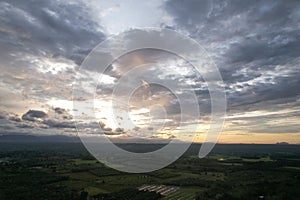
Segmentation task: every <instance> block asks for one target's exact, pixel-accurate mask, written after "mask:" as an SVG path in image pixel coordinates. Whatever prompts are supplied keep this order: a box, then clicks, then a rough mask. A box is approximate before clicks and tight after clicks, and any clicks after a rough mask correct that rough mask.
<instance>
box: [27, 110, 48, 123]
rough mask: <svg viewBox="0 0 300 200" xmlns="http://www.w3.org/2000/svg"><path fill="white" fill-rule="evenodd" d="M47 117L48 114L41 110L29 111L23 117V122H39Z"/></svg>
mask: <svg viewBox="0 0 300 200" xmlns="http://www.w3.org/2000/svg"><path fill="white" fill-rule="evenodd" d="M46 117H47V114H46V113H45V112H43V111H40V110H29V111H28V112H26V113H25V114H24V115H22V120H26V121H32V122H34V121H38V120H40V119H44V118H46Z"/></svg>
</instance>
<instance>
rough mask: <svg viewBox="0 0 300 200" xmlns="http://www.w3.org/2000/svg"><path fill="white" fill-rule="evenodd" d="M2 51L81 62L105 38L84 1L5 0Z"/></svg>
mask: <svg viewBox="0 0 300 200" xmlns="http://www.w3.org/2000/svg"><path fill="white" fill-rule="evenodd" d="M0 4H1V12H0V35H1V49H0V55H1V58H5V59H4V60H6V61H7V60H9V57H10V56H9V55H8V52H11V53H13V54H15V55H16V54H18V53H21V54H23V53H25V54H32V55H35V56H38V55H45V54H48V55H51V56H52V57H54V58H55V57H65V58H68V59H71V60H73V61H75V62H76V63H77V64H79V63H81V61H82V59H83V57H84V56H85V55H86V54H87V53H88V52H89V50H90V49H91V48H92V47H94V46H95V45H96V44H98V43H99V42H100V41H101V40H103V38H104V34H103V33H102V32H100V31H99V28H100V26H99V24H98V22H96V21H94V20H92V17H91V14H90V13H89V11H90V9H89V8H88V7H87V6H86V4H85V3H82V2H81V3H80V2H73V3H71V2H70V3H66V2H64V1H39V0H36V1H14V0H12V1H2V2H1V3H0Z"/></svg>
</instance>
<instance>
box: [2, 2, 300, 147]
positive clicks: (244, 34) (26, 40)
mask: <svg viewBox="0 0 300 200" xmlns="http://www.w3.org/2000/svg"><path fill="white" fill-rule="evenodd" d="M0 7H1V10H0V70H1V74H0V76H1V79H0V94H1V96H0V99H1V101H0V134H1V135H20V134H22V135H23V134H24V135H55V134H62V135H70V136H74V135H77V131H76V127H75V122H74V116H73V115H74V113H76V112H77V111H78V109H76V108H74V107H73V100H72V91H73V90H72V86H73V85H74V80H75V78H76V73H77V72H78V70H79V69H80V65H81V64H82V62H83V60H84V59H85V57H86V56H87V55H88V54H89V53H90V52H91V50H92V49H93V48H94V47H95V46H97V45H98V44H99V43H101V42H103V41H104V40H106V39H107V38H109V37H110V36H111V35H114V34H119V33H122V32H123V31H128V30H131V31H137V30H140V32H138V31H137V33H140V34H147V32H143V28H146V27H158V28H167V29H170V30H174V31H176V32H178V33H180V34H183V35H185V36H188V37H190V38H192V39H194V40H195V41H197V42H198V43H199V44H200V45H201V46H202V47H203V48H204V49H205V50H206V52H207V53H208V54H209V55H210V57H211V58H212V59H213V61H214V63H215V64H216V66H217V67H218V69H219V71H220V73H221V75H222V78H223V82H224V87H225V91H226V97H227V115H226V116H225V124H224V128H223V131H222V134H221V136H220V138H219V142H220V143H277V142H289V143H300V123H299V121H300V99H299V97H300V86H299V85H300V2H299V1H298V0H295V1H292V0H285V1H283V0H281V1H275V0H273V1H271V0H269V1H268V0H266V1H253V0H251V1H250V0H249V1H248V0H245V1H235V0H225V1H214V0H213V1H197V0H187V1H181V0H153V1H139V0H124V1H121V0H119V1H98V0H92V1H83V0H71V1H62V0H53V1H42V0H40V1H38V0H28V1H20V0H19V1H15V0H9V1H5V0H4V1H3V0H1V1H0ZM136 39H137V38H134V37H133V38H127V40H128V41H129V42H135V40H136ZM174 42H176V41H174ZM179 45H180V44H179ZM152 60H156V61H157V62H156V63H157V64H150V65H147V63H148V62H149V61H152ZM137 65H142V67H140V68H139V73H137V74H147V75H145V76H143V79H138V77H134V76H135V75H134V74H129V75H128V76H129V82H127V83H128V84H129V85H128V84H125V85H126V86H130V83H132V84H133V83H135V81H137V82H139V83H140V87H138V88H136V90H135V91H134V92H133V93H132V97H131V99H130V102H129V104H130V110H129V113H127V114H126V113H125V114H124V113H123V111H122V109H119V111H118V112H117V113H118V114H117V115H115V114H114V111H113V110H112V103H111V101H110V99H111V93H112V91H113V89H114V86H115V85H116V82H117V81H118V80H120V79H121V78H122V76H124V74H126V72H127V71H128V69H129V68H132V67H133V66H137ZM174 72H176V73H174ZM178 74H179V75H178ZM150 77H152V78H153V77H155V80H159V81H164V83H165V84H175V86H177V87H183V86H182V84H183V83H188V84H189V85H192V86H193V87H194V91H195V93H196V96H197V99H198V105H197V106H199V108H200V110H201V117H199V118H198V119H195V118H192V117H186V118H185V120H184V121H183V129H182V130H184V132H185V134H186V135H187V136H186V138H188V139H190V135H191V134H192V133H190V132H189V130H194V127H195V126H197V128H196V134H197V135H198V137H197V139H196V141H197V142H201V141H202V140H203V139H204V138H205V133H206V131H207V128H208V124H209V118H210V114H211V113H210V101H209V93H208V90H207V87H206V85H205V82H204V81H203V79H202V78H201V77H200V76H198V75H197V72H196V71H195V70H194V69H193V67H192V66H190V65H189V64H188V63H187V62H186V61H185V60H182V59H181V58H178V57H176V56H174V55H171V54H169V53H166V52H162V51H158V50H149V49H148V50H141V51H138V52H132V53H130V54H127V55H124V56H122V57H121V58H119V59H117V60H116V61H115V62H114V63H112V65H111V67H110V68H109V69H108V70H107V71H106V72H105V73H104V75H103V78H102V79H101V81H102V82H101V84H99V85H98V86H97V88H92V87H90V86H91V85H92V84H93V83H95V82H97V81H99V80H98V76H97V74H96V73H95V69H94V68H89V69H86V70H85V71H84V73H83V74H82V77H80V80H84V81H85V84H86V87H85V89H86V90H85V91H84V92H85V94H86V97H87V98H84V99H76V101H77V102H78V104H82V105H83V107H84V105H85V103H86V102H89V101H93V103H94V107H93V108H92V107H84V108H85V109H86V113H85V112H81V114H82V116H81V118H80V119H81V121H80V123H81V125H82V127H85V132H86V134H87V135H88V134H94V133H92V132H93V131H91V130H92V129H93V128H94V127H95V126H100V127H101V128H102V129H103V132H101V133H98V135H99V137H102V136H105V137H111V138H113V139H116V140H120V141H122V140H123V141H129V140H136V141H138V139H147V140H151V141H163V140H171V139H176V138H177V139H179V138H180V139H181V138H182V137H180V136H179V135H178V134H177V133H176V130H178V126H179V124H178V121H179V114H180V105H179V104H178V101H177V100H176V95H174V94H173V93H172V91H170V90H168V88H166V87H162V86H160V85H155V84H149V83H148V82H149V81H148V80H147V78H150ZM182 77H184V78H182ZM176 84H178V85H176ZM94 93H95V94H94ZM119 95H121V96H122V94H121V93H120V94H119ZM117 105H118V104H117ZM118 106H119V107H117V108H120V107H122V106H121V105H118ZM80 111H81V110H80ZM90 112H93V113H94V114H95V116H96V120H91V119H90V116H88V113H90ZM127 117H128V118H127ZM115 118H116V119H115ZM183 138H184V137H183Z"/></svg>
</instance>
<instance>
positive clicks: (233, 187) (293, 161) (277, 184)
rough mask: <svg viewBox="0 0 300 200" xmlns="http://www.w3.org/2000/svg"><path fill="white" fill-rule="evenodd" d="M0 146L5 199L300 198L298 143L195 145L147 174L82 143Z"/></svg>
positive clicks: (186, 199)
mask: <svg viewBox="0 0 300 200" xmlns="http://www.w3.org/2000/svg"><path fill="white" fill-rule="evenodd" d="M54 147H55V148H54ZM1 148H2V150H1V151H0V155H1V157H0V161H1V162H0V170H1V172H0V177H1V179H0V180H1V182H0V188H1V190H0V199H75V200H76V199H104V200H109V199H121V200H122V199H133V200H134V199H165V200H168V199H174V200H177V199H182V200H189V199H191V200H192V199H197V200H198V199H223V200H224V199H257V198H258V197H259V196H264V198H265V199H300V192H299V190H298V188H299V186H300V170H299V169H300V152H298V151H299V147H298V146H294V147H283V149H282V148H279V147H277V146H274V147H273V148H271V147H270V146H266V147H265V148H266V149H262V148H263V146H257V148H258V150H255V149H254V147H253V146H246V147H245V146H242V147H240V148H239V149H241V148H244V152H243V153H240V151H236V152H235V151H234V149H233V147H232V146H228V147H226V146H221V147H218V146H217V148H216V150H215V151H214V152H212V153H211V154H210V155H209V156H208V157H206V158H203V159H199V158H198V157H197V156H196V153H197V149H194V150H193V148H195V147H192V148H191V149H190V150H188V151H187V152H186V154H185V155H183V156H182V157H181V158H180V159H179V160H177V161H176V162H175V163H173V164H171V165H170V166H168V167H166V168H164V169H161V170H158V171H154V172H151V173H143V174H129V173H123V172H119V171H116V170H114V169H111V168H109V167H107V166H105V165H104V164H102V163H100V162H98V161H97V160H95V159H94V158H93V157H91V156H90V155H89V154H88V153H87V152H86V151H85V150H84V148H81V146H80V144H72V145H69V146H68V145H65V146H60V144H57V145H54V146H48V147H47V148H45V147H39V146H26V145H25V146H24V148H23V149H19V148H20V146H16V147H14V146H13V145H11V144H10V146H9V147H8V146H5V145H2V146H1ZM139 148H140V146H139ZM218 148H219V149H220V150H219V151H218ZM276 148H278V149H276ZM284 151H285V152H284ZM260 152H262V153H260ZM142 188H146V189H142ZM147 188H148V189H147Z"/></svg>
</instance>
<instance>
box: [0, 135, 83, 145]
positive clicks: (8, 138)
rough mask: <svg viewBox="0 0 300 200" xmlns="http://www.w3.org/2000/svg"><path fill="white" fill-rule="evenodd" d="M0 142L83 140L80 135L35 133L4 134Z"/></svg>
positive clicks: (0, 137)
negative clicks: (40, 134) (37, 134)
mask: <svg viewBox="0 0 300 200" xmlns="http://www.w3.org/2000/svg"><path fill="white" fill-rule="evenodd" d="M0 142H11V143H12V142H13V143H26V142H51V143H52V142H53V143H57V142H75V143H77V142H81V141H80V139H79V138H78V137H74V136H65V135H47V136H35V135H2V136H0Z"/></svg>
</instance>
